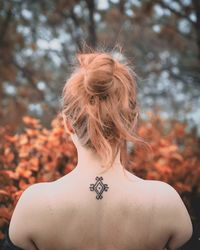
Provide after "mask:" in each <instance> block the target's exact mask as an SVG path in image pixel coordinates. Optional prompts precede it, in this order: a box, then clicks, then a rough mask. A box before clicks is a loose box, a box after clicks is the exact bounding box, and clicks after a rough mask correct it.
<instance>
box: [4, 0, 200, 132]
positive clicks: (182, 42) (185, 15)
mask: <svg viewBox="0 0 200 250" xmlns="http://www.w3.org/2000/svg"><path fill="white" fill-rule="evenodd" d="M199 30H200V3H199V1H198V0H179V1H174V0H152V1H149V0H142V1H138V0H127V1H125V0H107V1H97V0H96V1H95V0H70V1H65V0H59V1H53V0H44V1H38V0H36V1H23V0H21V1H20V0H18V1H14V0H13V1H6V0H2V1H1V2H0V83H1V84H0V102H1V105H0V125H5V124H8V123H9V124H10V125H12V129H19V125H18V124H19V123H20V122H21V119H22V116H23V115H24V114H27V113H29V114H30V115H35V116H37V117H40V119H41V120H42V123H43V124H45V125H46V126H48V125H49V124H50V121H51V120H52V117H53V116H55V114H56V113H57V107H58V105H59V103H58V100H59V96H60V94H61V90H62V87H63V85H64V83H65V80H66V77H67V76H68V74H69V72H70V66H71V63H72V62H73V60H74V53H75V51H77V49H81V47H82V45H83V43H84V41H86V42H87V44H88V45H90V46H92V47H98V46H99V45H100V47H101V46H104V47H106V48H112V47H113V46H115V45H116V44H117V43H118V42H119V43H120V44H121V45H122V47H124V48H125V50H126V51H125V52H126V53H125V54H126V55H125V56H126V57H127V58H128V59H129V60H131V61H132V58H133V59H134V60H136V62H134V66H135V70H136V72H137V74H138V81H139V84H138V87H139V98H140V100H141V101H140V103H141V106H142V107H143V108H144V109H148V108H150V109H152V108H157V107H159V108H160V109H161V110H163V111H162V112H163V115H166V114H167V116H171V117H174V116H176V117H177V118H178V119H182V120H183V119H194V121H195V119H196V122H199V119H200V116H199V112H198V106H199V104H200V98H199V96H200V95H199V92H200V86H199V80H200V71H199V65H200V63H199V61H200V32H199ZM116 56H118V55H117V53H116ZM141 76H142V77H141ZM44 114H45V117H44Z"/></svg>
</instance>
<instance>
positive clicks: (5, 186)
mask: <svg viewBox="0 0 200 250" xmlns="http://www.w3.org/2000/svg"><path fill="white" fill-rule="evenodd" d="M23 124H24V130H23V132H21V133H16V134H14V135H11V134H8V132H7V130H6V128H5V127H2V128H0V140H1V144H0V239H2V238H3V233H2V232H1V231H2V230H3V228H4V227H5V225H7V224H8V223H9V221H10V218H11V216H12V212H13V209H14V207H15V205H16V203H17V201H18V199H19V197H20V196H21V194H22V193H23V191H24V190H25V189H26V188H27V187H28V186H30V185H32V184H33V183H37V182H49V181H53V180H56V179H58V178H60V177H62V176H63V175H65V174H67V173H69V172H70V171H71V170H72V169H73V168H74V167H75V166H76V164H77V154H76V148H75V147H74V145H73V143H72V141H71V140H70V138H69V136H68V135H67V134H66V133H65V130H64V127H63V123H62V119H61V116H60V115H58V116H57V117H56V118H55V119H54V120H53V121H52V123H51V129H46V128H44V127H43V126H42V125H41V124H40V122H39V121H38V120H37V119H35V118H31V117H28V116H26V117H24V118H23ZM138 134H139V135H140V136H142V137H143V138H144V139H145V140H146V141H147V142H148V143H149V144H150V146H151V148H152V153H151V154H147V153H146V152H145V150H144V149H143V148H141V147H139V146H135V147H133V149H132V150H131V152H130V153H129V164H128V165H127V166H126V167H127V168H128V169H129V170H130V171H132V172H133V173H135V174H136V175H137V176H140V177H141V178H144V179H156V180H161V181H165V182H167V183H169V184H171V185H172V186H173V187H174V188H175V189H176V190H177V191H179V193H180V194H182V197H183V198H184V197H185V199H186V200H185V201H186V203H188V206H190V204H189V199H188V197H189V195H190V194H191V192H192V191H193V188H194V187H195V188H196V189H197V190H198V193H197V194H198V195H199V194H200V185H199V183H200V155H199V148H200V147H199V146H200V138H199V137H198V136H197V134H196V132H195V129H193V130H192V131H188V132H187V124H184V123H180V122H178V121H169V120H163V119H161V118H160V117H158V116H153V115H152V114H149V119H148V121H141V122H140V124H139V125H138Z"/></svg>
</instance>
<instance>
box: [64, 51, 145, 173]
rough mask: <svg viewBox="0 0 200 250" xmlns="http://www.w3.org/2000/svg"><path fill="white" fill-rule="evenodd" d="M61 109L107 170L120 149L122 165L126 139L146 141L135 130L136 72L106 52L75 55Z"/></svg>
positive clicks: (124, 158) (137, 110)
mask: <svg viewBox="0 0 200 250" xmlns="http://www.w3.org/2000/svg"><path fill="white" fill-rule="evenodd" d="M62 111H63V113H64V115H65V118H66V120H67V119H70V122H71V124H72V126H73V128H74V130H75V132H76V134H77V136H78V138H79V140H80V143H81V145H82V146H85V147H87V148H90V149H91V150H93V151H94V152H95V153H97V154H98V155H99V156H100V158H101V159H102V166H103V167H105V168H106V170H107V169H109V168H110V167H112V165H113V162H114V160H115V157H116V155H117V153H118V152H119V150H120V153H121V155H120V159H121V161H122V165H123V166H124V167H125V165H126V161H127V157H126V156H127V152H126V151H127V142H128V141H131V142H133V143H136V142H137V143H145V142H144V141H143V139H142V138H140V137H139V136H138V135H136V133H135V126H136V122H137V117H138V114H139V108H138V105H137V101H136V79H135V72H134V71H133V70H131V68H130V67H129V66H128V64H127V63H120V62H119V60H116V59H114V57H113V56H112V55H111V54H110V53H108V52H98V51H94V52H91V53H79V54H77V63H76V64H75V70H74V71H73V73H72V75H71V77H70V78H69V79H68V81H67V82H66V84H65V86H64V88H63V92H62Z"/></svg>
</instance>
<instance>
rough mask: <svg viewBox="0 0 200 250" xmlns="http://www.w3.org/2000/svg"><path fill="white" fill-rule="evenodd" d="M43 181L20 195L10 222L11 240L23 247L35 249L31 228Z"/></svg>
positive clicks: (30, 249)
mask: <svg viewBox="0 0 200 250" xmlns="http://www.w3.org/2000/svg"><path fill="white" fill-rule="evenodd" d="M38 189H41V183H36V184H33V185H31V186H30V187H28V188H27V189H26V190H25V191H24V192H23V193H22V195H21V196H20V198H19V200H18V202H17V204H16V207H15V209H14V212H13V214H12V217H11V221H10V224H9V236H10V239H11V241H12V242H13V243H14V244H15V245H16V246H18V247H21V248H23V249H29V250H35V249H36V248H35V246H34V244H33V242H32V240H31V230H32V226H33V221H34V219H33V218H34V217H35V216H36V208H37V205H38V202H36V199H37V196H38V195H39V192H38V191H39V190H38Z"/></svg>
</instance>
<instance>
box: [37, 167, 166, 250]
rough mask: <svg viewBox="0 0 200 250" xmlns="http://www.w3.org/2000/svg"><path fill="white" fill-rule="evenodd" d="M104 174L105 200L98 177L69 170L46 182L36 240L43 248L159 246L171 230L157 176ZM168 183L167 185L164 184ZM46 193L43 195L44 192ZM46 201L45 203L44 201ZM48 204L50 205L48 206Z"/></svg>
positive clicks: (122, 249)
mask: <svg viewBox="0 0 200 250" xmlns="http://www.w3.org/2000/svg"><path fill="white" fill-rule="evenodd" d="M126 173H127V175H128V176H129V180H128V179H126V178H123V179H121V180H116V179H109V178H106V175H105V176H104V175H103V180H102V182H103V183H104V184H107V185H108V187H109V188H108V191H107V192H105V191H104V192H103V193H102V196H103V198H102V199H99V200H98V199H96V196H97V194H96V192H94V191H93V192H92V191H91V190H90V189H89V187H90V184H92V183H95V182H96V180H95V177H96V176H94V177H93V178H89V177H88V178H82V177H81V176H76V175H73V174H71V175H70V174H68V175H67V176H64V177H63V178H60V179H59V180H57V181H55V182H52V183H47V185H45V190H43V198H41V202H40V203H41V207H42V205H43V211H42V213H41V211H40V216H41V218H39V217H38V221H37V223H36V225H37V227H36V230H35V232H34V234H33V240H34V241H35V243H36V245H37V246H38V248H39V249H42V250H50V249H52V250H56V249H59V250H62V249H63V250H67V249H70V250H72V249H81V250H84V249H87V250H90V249H91V250H107V249H108V250H112V249H113V250H118V249H119V250H129V249H130V250H147V249H148V250H151V249H152V250H161V249H164V247H165V245H166V243H167V241H168V240H169V237H170V231H169V228H168V227H167V225H165V224H164V223H165V221H166V219H163V218H161V217H159V216H160V214H159V213H158V210H157V204H156V203H157V200H156V199H157V198H158V195H157V193H158V190H159V187H160V185H165V183H163V182H159V181H147V180H143V179H140V178H138V177H136V176H134V175H132V174H131V173H129V172H128V171H126ZM166 185H167V184H166ZM41 196H42V194H41ZM42 201H43V202H42ZM44 204H46V205H44Z"/></svg>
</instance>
